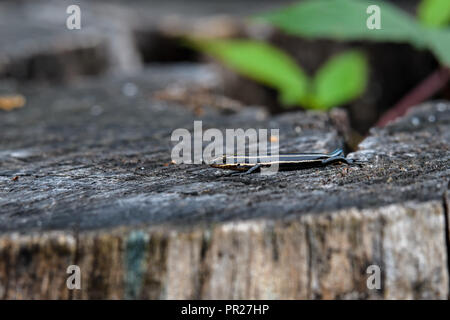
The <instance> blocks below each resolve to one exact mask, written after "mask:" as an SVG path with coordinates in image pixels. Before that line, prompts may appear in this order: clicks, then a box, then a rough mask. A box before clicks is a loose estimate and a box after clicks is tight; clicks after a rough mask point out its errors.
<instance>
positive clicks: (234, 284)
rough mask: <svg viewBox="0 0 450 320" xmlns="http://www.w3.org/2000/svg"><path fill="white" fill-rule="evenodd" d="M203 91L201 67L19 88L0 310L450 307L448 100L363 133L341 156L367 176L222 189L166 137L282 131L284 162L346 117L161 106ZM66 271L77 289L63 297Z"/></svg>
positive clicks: (1, 199)
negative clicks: (16, 303) (110, 304)
mask: <svg viewBox="0 0 450 320" xmlns="http://www.w3.org/2000/svg"><path fill="white" fill-rule="evenodd" d="M205 81H206V82H207V83H210V82H212V81H214V72H213V71H212V70H211V69H210V68H209V67H207V66H202V65H200V66H198V65H185V66H184V67H180V66H178V67H155V68H150V69H148V70H147V72H145V73H143V74H142V75H140V76H139V77H135V78H126V79H117V78H109V79H104V80H101V81H99V80H98V81H85V82H83V83H81V84H78V85H70V86H61V87H56V88H50V87H42V88H36V87H35V86H30V87H22V88H21V92H20V93H21V94H23V95H24V96H25V97H26V98H27V104H26V105H25V106H24V107H22V108H21V109H17V110H14V111H12V112H2V114H1V118H0V124H1V127H2V137H1V140H0V142H1V153H0V163H1V170H0V212H1V214H0V231H1V236H0V257H1V258H0V296H1V297H3V298H52V299H53V298H55V299H57V298H63V299H66V298H82V299H90V298H152V299H153V298H161V299H166V298H205V299H209V298H214V299H227V298H231V299H240V298H242V299H244V298H267V299H298V298H447V295H448V266H447V245H446V239H447V237H448V234H447V232H446V230H447V229H446V228H447V226H446V217H445V214H446V211H445V206H444V203H445V202H444V201H443V195H444V193H445V191H446V189H447V186H448V180H449V176H450V175H449V166H448V163H449V157H450V153H449V141H450V139H449V138H450V130H449V120H450V105H449V103H448V102H435V103H428V104H424V105H422V106H418V107H417V108H415V109H414V110H413V111H412V112H411V113H409V114H408V115H407V116H406V117H404V118H402V119H401V120H399V121H397V122H396V123H394V124H391V125H389V126H388V127H386V128H385V129H382V130H379V129H376V130H373V131H372V132H371V134H370V136H368V137H367V138H366V139H365V140H364V141H363V142H362V143H361V144H360V149H359V150H358V151H357V152H354V153H351V154H350V155H349V157H350V158H358V159H363V160H367V161H368V163H367V164H366V165H364V166H350V167H348V166H346V165H331V166H328V167H325V168H312V169H306V170H299V171H289V172H279V173H277V174H276V175H274V176H262V175H259V174H254V175H249V176H244V177H226V176H224V171H223V170H220V169H215V168H211V167H208V166H206V165H188V164H183V165H173V164H169V163H170V161H171V158H170V154H171V148H172V146H173V145H172V144H171V142H170V136H171V133H172V131H173V130H174V129H176V128H187V129H190V130H192V127H193V121H194V120H202V121H203V128H204V129H206V128H212V127H214V128H222V129H225V128H244V129H245V128H280V148H281V150H282V151H283V152H301V151H311V150H314V151H319V152H325V151H331V150H333V149H335V148H337V147H342V146H343V145H344V139H343V134H342V130H338V129H337V128H338V127H342V126H341V125H338V122H337V120H336V119H342V118H345V117H343V115H342V112H341V111H335V112H334V113H332V114H326V113H315V112H290V113H286V114H282V115H279V116H269V115H268V114H267V113H266V112H264V111H263V109H261V108H257V107H242V109H241V110H240V111H237V112H235V113H232V114H224V113H223V112H221V111H220V110H219V109H217V108H210V107H208V106H202V108H201V112H199V110H194V109H192V108H190V107H187V106H184V105H182V104H177V103H172V102H167V101H161V100H158V99H155V98H154V93H155V92H156V91H157V90H160V89H162V88H165V87H167V86H168V85H173V83H174V82H176V83H178V84H179V85H183V84H190V85H199V84H202V83H205ZM130 87H133V88H135V89H137V90H133V92H135V95H130V91H129V90H128V91H127V89H126V88H130ZM71 264H76V265H79V266H80V268H81V270H82V289H81V290H75V291H71V290H68V289H67V288H66V282H65V281H66V277H67V274H66V268H67V266H69V265H71ZM370 265H377V266H379V267H380V269H381V272H382V287H381V289H380V290H370V289H368V288H367V285H366V281H367V277H368V274H367V273H366V270H367V267H368V266H370Z"/></svg>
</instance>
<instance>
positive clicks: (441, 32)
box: [427, 29, 450, 67]
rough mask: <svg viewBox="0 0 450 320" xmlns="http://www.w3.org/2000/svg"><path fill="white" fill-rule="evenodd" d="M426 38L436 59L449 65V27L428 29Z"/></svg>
mask: <svg viewBox="0 0 450 320" xmlns="http://www.w3.org/2000/svg"><path fill="white" fill-rule="evenodd" d="M427 38H428V41H429V47H430V48H431V49H432V50H433V52H434V54H435V55H436V57H437V58H438V60H439V61H440V62H441V63H442V64H444V65H446V66H447V67H450V29H430V30H428V37H427Z"/></svg>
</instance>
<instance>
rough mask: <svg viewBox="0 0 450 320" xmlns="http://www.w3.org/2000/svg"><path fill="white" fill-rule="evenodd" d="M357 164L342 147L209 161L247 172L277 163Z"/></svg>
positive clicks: (293, 166)
mask: <svg viewBox="0 0 450 320" xmlns="http://www.w3.org/2000/svg"><path fill="white" fill-rule="evenodd" d="M339 162H341V163H346V164H356V163H357V164H359V163H361V162H362V161H358V160H353V159H347V158H346V157H345V156H344V151H343V150H342V149H337V150H335V151H333V152H331V153H328V154H327V153H298V154H280V155H278V156H239V155H237V156H222V157H218V158H216V159H214V160H212V161H211V163H210V164H209V165H210V166H211V167H214V168H220V169H230V170H237V171H245V172H243V174H249V173H252V172H257V171H259V170H260V169H261V168H262V167H269V166H271V165H273V164H277V165H278V170H280V171H281V170H298V169H305V168H313V167H323V166H326V165H328V164H332V163H339Z"/></svg>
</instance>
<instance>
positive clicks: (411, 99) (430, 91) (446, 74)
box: [375, 67, 450, 128]
mask: <svg viewBox="0 0 450 320" xmlns="http://www.w3.org/2000/svg"><path fill="white" fill-rule="evenodd" d="M449 79H450V68H448V67H442V68H440V69H438V70H436V71H434V72H433V73H432V74H430V75H429V76H428V77H427V78H426V79H425V80H423V81H422V82H421V83H420V84H419V85H418V86H417V87H415V88H414V89H413V90H411V91H410V92H409V93H408V94H407V95H406V96H404V97H403V98H402V99H401V100H400V101H399V102H398V103H397V104H396V105H395V106H394V107H392V108H391V109H389V110H388V111H386V112H385V113H384V114H383V115H382V116H381V117H380V119H379V120H378V122H377V123H376V125H375V126H377V127H381V128H382V127H384V126H386V125H387V124H388V123H389V122H391V121H393V120H394V119H396V118H397V117H400V116H402V115H404V114H405V113H406V112H407V111H408V109H410V108H411V107H413V106H415V105H418V104H419V103H421V102H423V101H425V100H426V99H428V98H429V97H431V96H433V95H434V94H435V93H436V92H438V91H439V90H441V89H442V88H443V87H444V86H445V85H446V84H447V82H448V81H449Z"/></svg>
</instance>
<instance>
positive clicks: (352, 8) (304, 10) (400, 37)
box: [257, 0, 424, 47]
mask: <svg viewBox="0 0 450 320" xmlns="http://www.w3.org/2000/svg"><path fill="white" fill-rule="evenodd" d="M370 5H377V6H379V7H380V10H381V29H379V30H378V29H374V30H370V29H369V28H368V27H367V19H368V18H369V17H370V16H371V14H368V13H367V12H366V11H367V8H368V7H369V6H370ZM257 18H259V19H262V20H264V21H267V22H269V23H272V24H273V25H275V26H277V27H279V28H280V29H282V30H283V31H285V32H287V33H290V34H293V35H298V36H302V37H309V38H331V39H338V40H376V41H394V42H410V43H413V44H415V45H417V46H419V47H420V46H423V44H424V42H423V39H422V37H421V33H422V31H421V28H420V26H419V25H418V24H417V23H416V22H415V20H414V19H413V18H412V17H411V16H409V15H407V14H406V13H405V12H403V11H402V10H400V9H398V8H397V7H395V6H393V5H391V4H389V3H386V2H381V1H375V0H373V1H372V0H371V1H366V0H306V1H302V2H300V3H297V4H294V5H292V6H288V7H285V8H283V9H281V10H278V11H274V12H271V13H267V14H263V15H260V16H259V17H257Z"/></svg>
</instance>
